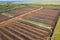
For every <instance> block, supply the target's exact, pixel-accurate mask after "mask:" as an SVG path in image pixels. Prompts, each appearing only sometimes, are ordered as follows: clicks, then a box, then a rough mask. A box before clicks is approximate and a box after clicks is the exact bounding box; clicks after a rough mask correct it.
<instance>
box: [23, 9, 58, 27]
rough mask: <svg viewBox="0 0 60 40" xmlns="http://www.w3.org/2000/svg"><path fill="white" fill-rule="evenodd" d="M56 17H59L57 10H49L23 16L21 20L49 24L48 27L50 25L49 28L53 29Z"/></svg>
mask: <svg viewBox="0 0 60 40" xmlns="http://www.w3.org/2000/svg"><path fill="white" fill-rule="evenodd" d="M47 10H48V11H47ZM58 15H59V11H58V10H52V11H51V9H50V10H49V9H41V10H38V11H36V12H32V13H31V14H28V15H25V16H23V17H22V18H23V19H27V20H32V21H37V22H42V23H45V24H49V25H51V27H53V26H54V25H55V22H56V20H57V17H58Z"/></svg>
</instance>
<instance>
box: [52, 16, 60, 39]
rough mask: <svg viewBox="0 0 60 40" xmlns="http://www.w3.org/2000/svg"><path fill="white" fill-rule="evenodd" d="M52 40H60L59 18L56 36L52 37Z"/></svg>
mask: <svg viewBox="0 0 60 40" xmlns="http://www.w3.org/2000/svg"><path fill="white" fill-rule="evenodd" d="M52 40H60V17H59V20H58V22H57V25H56V28H55V31H54V34H53V36H52Z"/></svg>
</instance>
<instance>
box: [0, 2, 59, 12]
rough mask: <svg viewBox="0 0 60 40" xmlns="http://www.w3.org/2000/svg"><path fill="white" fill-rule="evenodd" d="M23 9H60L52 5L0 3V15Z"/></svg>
mask: <svg viewBox="0 0 60 40" xmlns="http://www.w3.org/2000/svg"><path fill="white" fill-rule="evenodd" d="M23 7H44V8H57V9H60V5H53V4H32V3H31V4H13V3H0V13H1V12H7V11H10V10H14V9H19V8H23Z"/></svg>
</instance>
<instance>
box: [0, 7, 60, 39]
mask: <svg viewBox="0 0 60 40" xmlns="http://www.w3.org/2000/svg"><path fill="white" fill-rule="evenodd" d="M34 9H37V8H27V9H26V8H24V9H22V11H21V10H18V11H17V10H14V11H10V12H11V13H13V14H14V13H15V14H16V16H17V15H21V16H23V17H21V16H18V17H16V18H15V20H14V19H11V20H9V21H8V22H9V23H6V25H5V27H3V28H0V35H1V36H0V37H1V40H47V39H48V38H50V35H51V33H52V29H49V28H50V27H54V26H52V25H55V22H56V20H57V16H58V14H59V13H58V11H55V10H51V9H45V8H44V9H41V10H40V9H37V10H34ZM23 10H25V11H24V12H23ZM31 10H33V11H31ZM29 11H31V12H29ZM25 12H28V13H31V14H28V13H27V14H26V15H25V14H24V13H25ZM49 12H50V13H51V14H50V13H49ZM22 13H23V14H24V15H22ZM54 13H55V14H56V15H55V14H54ZM53 14H54V15H55V16H54V15H53ZM23 19H28V20H32V21H35V22H36V21H37V22H39V23H40V22H41V23H43V24H48V25H49V28H47V27H46V26H45V27H42V26H41V25H40V26H39V25H36V24H33V23H31V21H29V22H30V23H29V22H27V21H26V20H25V21H24V20H23ZM12 21H14V23H12ZM5 22H6V21H5ZM41 23H40V24H41ZM3 24H4V23H3ZM7 24H10V25H7ZM0 25H1V24H0Z"/></svg>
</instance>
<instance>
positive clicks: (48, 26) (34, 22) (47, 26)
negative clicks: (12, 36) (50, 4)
mask: <svg viewBox="0 0 60 40" xmlns="http://www.w3.org/2000/svg"><path fill="white" fill-rule="evenodd" d="M21 20H22V21H25V22H28V23H31V24H35V25H38V26H41V27H44V28H49V29H51V26H50V25H48V24H44V23H41V22H36V21H32V20H28V19H25V18H22V19H21Z"/></svg>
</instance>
